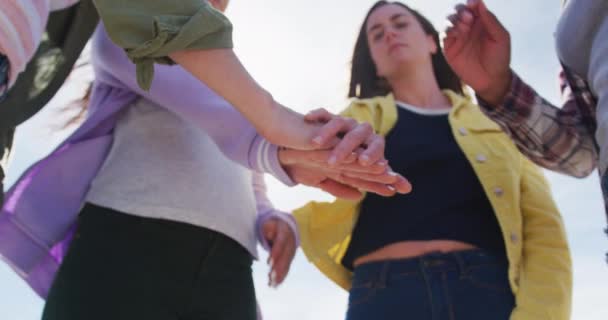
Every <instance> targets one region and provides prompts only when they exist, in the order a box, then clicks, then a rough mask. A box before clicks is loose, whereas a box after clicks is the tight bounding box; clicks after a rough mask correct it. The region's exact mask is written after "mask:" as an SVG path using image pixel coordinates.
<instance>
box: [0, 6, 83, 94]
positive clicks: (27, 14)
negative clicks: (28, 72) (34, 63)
mask: <svg viewBox="0 0 608 320" xmlns="http://www.w3.org/2000/svg"><path fill="white" fill-rule="evenodd" d="M76 2H78V0H3V1H0V53H2V54H4V55H5V56H6V57H7V58H8V61H9V63H10V68H9V70H10V73H9V78H8V84H9V87H10V86H11V85H12V84H14V83H15V80H16V79H17V76H18V75H19V74H20V73H21V72H22V71H23V70H24V69H25V66H26V65H27V63H28V62H29V60H30V59H31V58H32V56H33V55H34V53H35V52H36V48H37V47H38V44H39V43H40V39H41V38H42V34H43V33H44V28H45V26H46V23H47V20H48V16H49V12H50V11H52V10H57V9H63V8H66V7H68V6H70V5H73V4H74V3H76Z"/></svg>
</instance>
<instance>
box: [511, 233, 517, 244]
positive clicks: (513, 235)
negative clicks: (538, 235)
mask: <svg viewBox="0 0 608 320" xmlns="http://www.w3.org/2000/svg"><path fill="white" fill-rule="evenodd" d="M517 239H518V238H517V235H516V234H515V232H511V242H513V243H515V242H517Z"/></svg>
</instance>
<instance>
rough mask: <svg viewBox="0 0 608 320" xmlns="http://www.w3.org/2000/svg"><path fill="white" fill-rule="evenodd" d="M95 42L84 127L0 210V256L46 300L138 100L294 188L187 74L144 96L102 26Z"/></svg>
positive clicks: (238, 119) (170, 71)
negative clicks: (125, 114) (124, 119)
mask: <svg viewBox="0 0 608 320" xmlns="http://www.w3.org/2000/svg"><path fill="white" fill-rule="evenodd" d="M93 43H94V52H93V59H92V60H93V66H94V69H95V73H96V80H95V83H94V86H93V93H92V95H91V100H90V105H89V114H88V117H87V119H86V121H85V122H84V123H83V124H82V126H81V127H80V128H78V129H77V130H76V131H75V132H74V133H73V134H72V135H71V136H70V137H69V138H67V139H66V140H65V141H64V142H63V143H61V144H60V145H59V146H58V147H57V149H55V150H54V151H53V152H52V153H51V154H50V155H49V156H47V157H46V158H44V159H42V160H40V161H39V162H37V163H35V164H34V165H32V166H31V167H30V168H29V169H28V170H26V171H25V173H24V174H23V175H22V176H21V177H20V178H19V180H18V181H17V182H16V183H15V184H14V185H13V186H12V187H11V188H10V189H9V190H8V191H7V192H6V194H5V203H4V206H3V207H2V210H1V211H0V257H2V258H3V259H4V260H5V261H6V262H7V263H8V264H9V265H11V267H13V269H14V270H15V271H16V272H17V273H18V274H19V275H20V276H21V277H23V279H24V280H25V281H26V282H27V283H28V284H29V285H30V286H31V287H32V288H33V289H34V290H35V291H36V292H37V293H38V294H39V295H41V296H42V297H45V296H46V294H47V292H48V289H49V287H50V285H51V283H52V281H53V279H54V276H55V273H56V271H57V269H58V267H59V264H60V263H61V260H62V258H63V257H64V255H65V253H66V251H67V248H68V245H69V242H70V240H71V236H72V233H73V230H74V227H75V222H76V220H77V216H78V213H79V211H80V208H81V206H82V204H83V202H84V199H85V196H86V194H87V192H88V190H89V186H90V183H91V181H92V179H93V178H94V177H95V175H96V174H97V172H98V170H99V169H100V167H101V165H102V164H103V162H104V160H105V159H106V156H107V154H108V151H109V150H110V146H111V144H112V132H113V129H114V126H115V124H116V121H117V119H118V117H119V116H120V114H121V112H122V111H123V110H124V108H125V107H127V106H128V105H130V104H131V103H132V102H133V101H135V99H138V98H139V97H143V98H145V99H148V100H150V101H153V102H155V103H157V104H158V105H162V106H164V107H166V108H167V109H169V110H170V111H172V112H174V113H175V114H176V115H177V116H179V117H182V118H184V119H186V120H187V121H191V122H192V123H194V124H195V125H197V126H199V127H200V129H202V130H204V131H205V132H206V133H207V134H208V135H209V136H210V137H211V138H212V139H213V141H214V142H215V143H216V144H217V146H218V147H219V149H220V150H221V151H222V153H224V155H225V156H226V157H228V158H229V159H231V160H234V161H236V162H237V163H239V164H241V165H243V166H245V167H246V168H249V169H251V170H254V171H260V172H266V173H270V174H272V175H274V176H275V177H276V178H278V179H279V180H280V181H282V182H283V183H285V184H288V185H292V184H293V182H292V181H291V180H290V179H289V177H288V176H287V175H286V173H285V172H284V171H283V170H282V168H281V166H280V164H279V162H278V157H277V147H276V146H274V145H271V144H269V143H268V142H267V141H265V140H264V139H263V138H262V137H261V136H259V135H258V134H257V132H256V131H255V129H254V128H253V127H252V126H251V125H250V124H249V123H248V122H247V121H246V120H245V118H243V117H242V116H241V115H240V113H238V112H237V111H236V110H235V109H233V108H232V107H231V106H230V104H228V102H226V101H225V100H224V99H222V98H221V97H219V96H218V95H217V94H215V93H214V92H213V91H212V90H210V89H209V88H207V87H205V86H204V85H202V84H201V83H200V82H199V81H197V80H196V79H195V78H194V77H193V76H192V75H190V74H189V73H188V72H186V71H185V70H183V69H182V68H180V67H178V66H174V67H168V66H157V67H156V70H155V72H156V76H155V78H154V81H153V83H152V88H151V90H150V91H143V90H141V89H140V87H139V86H138V85H137V82H136V77H135V76H134V75H135V66H134V65H133V64H132V63H131V62H130V61H129V60H128V59H127V57H126V56H125V53H124V51H123V50H122V49H120V48H118V47H116V46H115V45H113V44H112V43H111V41H110V40H109V39H108V38H107V36H106V35H105V32H103V29H102V27H98V30H97V31H96V33H95V35H94V37H93ZM119 79H120V80H119Z"/></svg>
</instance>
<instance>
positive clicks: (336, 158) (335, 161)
mask: <svg viewBox="0 0 608 320" xmlns="http://www.w3.org/2000/svg"><path fill="white" fill-rule="evenodd" d="M337 162H338V157H336V156H331V157H330V158H329V160H328V161H327V163H329V164H330V165H332V166H333V165H335V164H336V163H337Z"/></svg>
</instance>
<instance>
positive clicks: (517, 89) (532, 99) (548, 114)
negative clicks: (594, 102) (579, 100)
mask: <svg viewBox="0 0 608 320" xmlns="http://www.w3.org/2000/svg"><path fill="white" fill-rule="evenodd" d="M478 98H480V97H478ZM479 105H480V106H481V109H482V111H484V113H485V114H486V115H487V116H488V117H490V118H491V119H492V120H494V121H495V122H496V123H498V124H499V125H500V126H501V127H502V128H503V130H504V131H505V132H506V133H507V134H509V136H510V137H511V138H512V139H513V141H514V142H515V144H516V145H517V147H518V148H519V150H520V151H521V152H522V153H523V154H524V155H526V157H528V158H529V159H531V160H532V161H534V162H535V163H536V164H538V165H540V166H542V167H544V168H547V169H550V170H554V171H558V172H561V173H564V174H568V175H572V176H575V177H584V176H587V175H588V174H589V173H590V172H592V171H593V169H594V168H595V165H596V162H597V153H596V149H595V142H594V137H593V133H592V130H591V129H590V127H591V126H592V123H593V121H592V119H590V117H589V115H585V114H584V113H582V111H581V109H580V108H579V106H577V104H576V100H574V99H573V98H572V97H568V98H567V100H566V101H565V103H564V106H563V107H562V108H558V107H556V106H554V105H552V104H551V103H549V102H548V101H546V100H545V99H543V98H542V97H541V96H540V95H539V94H538V93H536V91H534V89H532V88H531V87H530V86H528V85H527V84H526V83H525V82H523V80H521V79H520V78H519V77H518V76H517V75H516V74H515V73H513V79H512V82H511V88H510V89H509V92H508V93H507V95H506V96H505V98H504V99H503V100H502V102H501V103H500V104H498V105H492V104H490V103H488V102H486V101H484V100H483V99H481V98H480V99H479Z"/></svg>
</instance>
